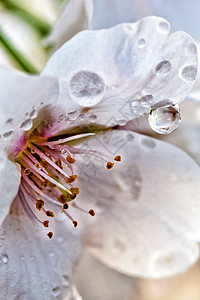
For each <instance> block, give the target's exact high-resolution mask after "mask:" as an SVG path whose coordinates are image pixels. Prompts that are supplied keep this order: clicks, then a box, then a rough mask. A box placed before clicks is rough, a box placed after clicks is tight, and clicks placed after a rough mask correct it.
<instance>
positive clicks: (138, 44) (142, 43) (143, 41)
mask: <svg viewBox="0 0 200 300" xmlns="http://www.w3.org/2000/svg"><path fill="white" fill-rule="evenodd" d="M145 44H146V41H145V39H140V40H139V41H138V42H137V46H138V47H139V48H143V47H144V46H145Z"/></svg>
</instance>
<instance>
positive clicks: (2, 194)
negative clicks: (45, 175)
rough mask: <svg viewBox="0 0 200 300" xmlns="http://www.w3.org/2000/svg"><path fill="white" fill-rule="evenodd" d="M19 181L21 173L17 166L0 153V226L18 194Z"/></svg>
mask: <svg viewBox="0 0 200 300" xmlns="http://www.w3.org/2000/svg"><path fill="white" fill-rule="evenodd" d="M20 179H21V171H20V168H19V167H18V165H17V164H15V163H13V162H11V161H10V160H8V159H7V158H6V156H5V154H4V153H2V152H0V225H1V223H2V222H3V221H4V219H5V217H6V216H7V214H8V212H9V210H10V205H11V203H12V201H13V199H14V198H15V196H16V194H17V192H18V188H19V184H20Z"/></svg>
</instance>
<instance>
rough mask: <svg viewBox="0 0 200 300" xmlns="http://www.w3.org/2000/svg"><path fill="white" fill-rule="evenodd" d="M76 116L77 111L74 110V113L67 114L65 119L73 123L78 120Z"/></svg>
mask: <svg viewBox="0 0 200 300" xmlns="http://www.w3.org/2000/svg"><path fill="white" fill-rule="evenodd" d="M78 115H79V113H78V111H76V110H75V111H72V112H69V113H68V114H67V117H68V119H69V120H70V121H75V120H76V119H77V118H78Z"/></svg>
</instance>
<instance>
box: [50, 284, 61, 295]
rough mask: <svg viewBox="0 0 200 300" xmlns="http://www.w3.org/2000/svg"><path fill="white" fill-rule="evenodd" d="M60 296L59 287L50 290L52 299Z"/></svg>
mask: <svg viewBox="0 0 200 300" xmlns="http://www.w3.org/2000/svg"><path fill="white" fill-rule="evenodd" d="M60 294H61V289H60V287H59V286H56V287H55V288H53V289H52V295H53V296H54V297H58V296H59V295H60Z"/></svg>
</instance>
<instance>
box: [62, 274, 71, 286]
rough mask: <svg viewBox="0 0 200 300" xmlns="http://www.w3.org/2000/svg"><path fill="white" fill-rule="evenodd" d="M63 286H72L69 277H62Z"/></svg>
mask: <svg viewBox="0 0 200 300" xmlns="http://www.w3.org/2000/svg"><path fill="white" fill-rule="evenodd" d="M62 285H63V286H65V287H68V286H69V285H70V278H69V276H67V275H63V277H62Z"/></svg>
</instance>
